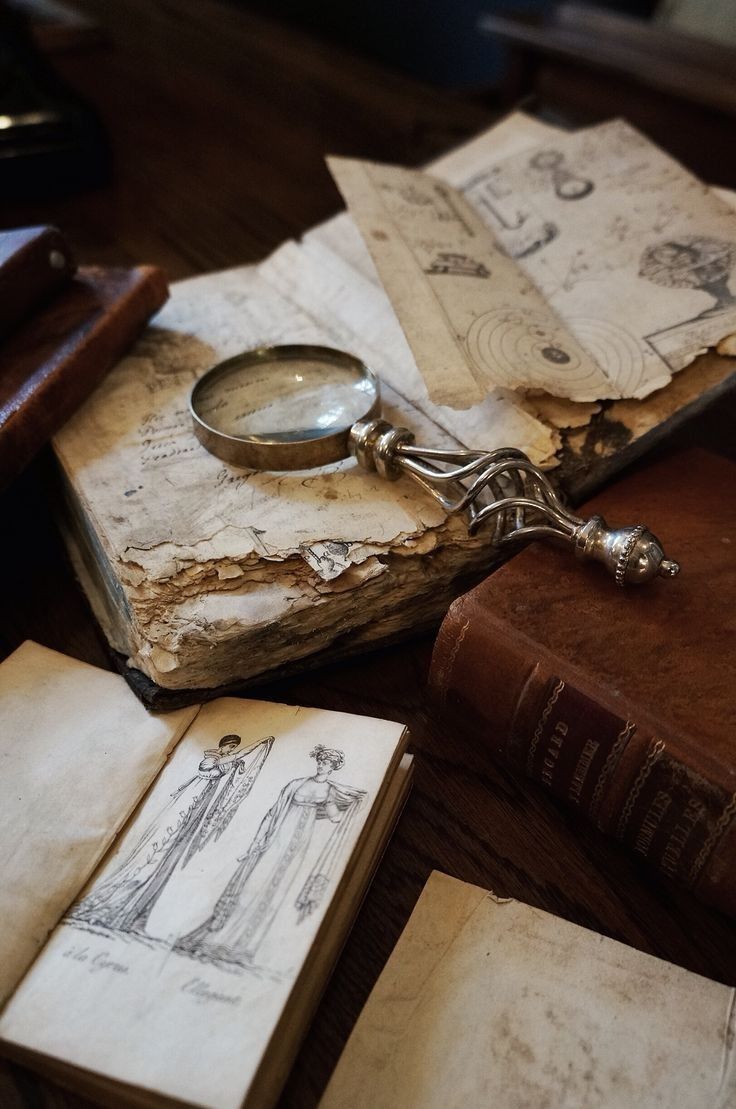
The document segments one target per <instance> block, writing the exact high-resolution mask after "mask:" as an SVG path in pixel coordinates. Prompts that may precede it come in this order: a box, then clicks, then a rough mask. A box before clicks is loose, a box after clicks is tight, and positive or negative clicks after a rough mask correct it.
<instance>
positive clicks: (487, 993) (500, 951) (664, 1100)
mask: <svg viewBox="0 0 736 1109" xmlns="http://www.w3.org/2000/svg"><path fill="white" fill-rule="evenodd" d="M735 1014H736V1006H734V990H732V989H729V987H728V986H722V985H720V984H718V983H717V982H711V981H710V980H709V979H707V978H701V977H699V976H698V975H697V974H691V973H690V972H689V971H686V970H682V969H681V968H680V967H676V966H673V965H672V964H670V963H666V962H663V961H662V960H660V959H655V958H653V957H652V956H651V955H645V954H643V953H642V952H640V951H635V950H634V949H633V948H631V947H626V946H625V945H624V944H622V943H617V942H616V941H615V940H611V939H608V938H606V937H605V936H599V935H597V934H596V933H595V932H590V931H588V930H587V929H585V928H579V927H577V925H574V924H570V923H569V922H568V921H566V920H560V919H559V918H558V917H555V916H551V915H550V914H549V913H545V912H542V911H541V910H540V909H534V908H532V907H531V906H529V905H523V904H521V902H519V901H514V900H512V899H511V898H500V897H497V896H496V895H495V894H494V893H491V892H489V891H488V890H484V889H480V888H479V887H478V886H471V885H468V884H467V883H466V882H459V881H457V879H455V878H449V877H448V876H447V875H445V874H438V873H436V872H435V873H433V874H432V875H431V876H430V879H429V881H428V883H427V885H426V886H425V888H424V891H423V893H422V896H421V897H420V899H419V901H418V903H417V906H416V908H415V909H414V912H413V913H412V916H411V918H410V920H409V923H408V924H407V926H406V929H405V930H404V933H403V934H402V936H401V938H400V940H399V942H398V944H397V945H396V948H395V949H394V952H393V954H392V955H391V958H390V959H389V961H388V963H387V964H386V966H385V968H384V970H383V973H382V974H381V977H380V978H379V980H378V982H377V984H376V986H375V988H374V990H373V992H372V993H371V995H370V997H369V998H368V1001H367V1003H366V1006H365V1008H364V1009H363V1012H362V1013H361V1015H360V1017H359V1019H358V1023H357V1024H356V1026H355V1028H354V1029H353V1033H352V1035H351V1037H350V1039H349V1040H348V1043H347V1046H346V1048H345V1051H344V1053H343V1055H342V1058H341V1059H340V1062H339V1063H338V1066H337V1069H336V1071H335V1073H334V1074H333V1076H332V1080H331V1082H330V1084H329V1086H328V1087H327V1090H326V1092H325V1095H324V1098H323V1099H322V1101H321V1102H320V1109H345V1107H346V1106H350V1109H398V1107H399V1106H400V1107H401V1109H456V1107H457V1109H460V1107H463V1109H466V1107H467V1106H503V1109H517V1107H518V1109H521V1107H522V1106H530V1107H531V1106H533V1107H541V1106H554V1109H581V1106H585V1107H586V1109H631V1107H632V1106H636V1109H655V1107H660V1109H664V1107H668V1109H674V1107H675V1106H677V1107H682V1109H685V1107H687V1109H726V1107H727V1106H732V1105H734V1104H736V1066H734V1033H735V1027H734V1024H735Z"/></svg>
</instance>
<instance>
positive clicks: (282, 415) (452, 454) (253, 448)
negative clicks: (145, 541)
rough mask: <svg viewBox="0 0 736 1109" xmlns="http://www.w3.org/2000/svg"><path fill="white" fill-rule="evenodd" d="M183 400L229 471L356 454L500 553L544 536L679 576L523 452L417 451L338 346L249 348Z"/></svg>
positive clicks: (374, 384)
mask: <svg viewBox="0 0 736 1109" xmlns="http://www.w3.org/2000/svg"><path fill="white" fill-rule="evenodd" d="M189 407H190V411H191V416H192V420H193V424H194V432H195V434H196V436H197V438H198V439H199V441H200V443H202V445H203V446H204V447H206V448H207V450H208V451H210V452H211V453H212V454H214V455H216V456H217V457H218V458H221V459H222V460H223V461H224V462H229V463H230V464H231V465H233V466H241V467H245V468H247V469H252V470H308V469H313V468H314V467H317V466H326V465H329V464H330V463H333V462H337V461H339V460H340V459H343V458H349V457H350V456H351V455H352V456H353V457H354V458H355V459H357V461H358V463H359V464H360V465H361V466H362V467H363V468H364V469H365V470H370V471H376V472H378V473H379V474H380V475H381V476H382V477H385V478H387V479H388V480H391V481H393V480H396V479H397V478H398V477H400V476H402V475H403V474H406V475H408V476H410V477H412V478H413V479H414V480H415V481H417V482H418V483H419V484H420V485H421V486H422V487H423V488H424V489H425V490H426V491H427V492H428V493H430V494H431V496H433V497H434V498H435V500H437V501H439V503H440V504H441V505H442V507H443V509H444V510H445V511H446V512H447V513H457V512H464V513H465V514H466V516H467V519H468V530H469V531H470V533H471V534H474V533H475V532H476V531H477V530H478V529H479V528H480V527H481V525H483V524H486V523H488V524H490V525H491V526H492V528H493V531H492V534H491V544H492V546H493V547H494V548H496V549H498V550H504V549H506V548H508V547H510V546H511V545H512V544H518V543H521V542H523V541H526V540H530V539H546V540H550V541H552V542H553V543H556V544H558V545H560V544H562V545H566V546H570V547H572V548H573V550H574V551H575V554H576V555H577V556H578V557H579V558H592V559H596V560H597V561H599V562H602V563H603V564H604V565H605V566H606V567H607V569H608V570H609V572H610V573H611V574H612V575H613V576H614V578H615V580H616V584H617V585H621V586H623V585H625V584H630V583H631V584H634V583H642V582H647V581H651V580H652V579H653V578H654V577H657V576H660V577H674V576H675V574H677V573H678V572H679V569H680V568H679V566H678V564H677V563H676V562H673V561H672V560H671V559H668V558H665V554H664V550H663V548H662V545H661V543H660V542H659V540H658V539H657V538H656V536H654V535H653V534H652V533H651V532H650V531H649V530H648V529H647V528H646V527H644V525H642V524H638V525H636V526H634V527H624V528H619V529H611V528H609V527H608V526H607V524H606V522H605V521H604V519H603V518H602V517H601V516H591V517H590V519H588V520H583V519H581V518H580V517H578V516H574V515H573V514H572V513H571V512H569V511H568V510H567V508H565V506H564V505H563V504H562V502H561V501H560V498H559V496H558V494H557V493H556V491H555V489H554V487H553V486H552V485H551V484H550V482H549V480H548V478H547V477H546V476H545V475H544V474H543V473H542V471H541V470H540V469H538V467H536V466H535V465H534V464H533V463H532V462H531V461H530V459H529V458H528V457H527V456H526V455H525V454H524V453H523V452H522V451H519V450H515V449H514V448H510V447H509V448H505V447H504V448H501V449H498V450H492V451H476V450H466V449H463V448H457V449H449V450H438V449H434V448H423V447H418V446H416V445H415V443H414V436H413V434H412V432H411V431H409V430H408V429H407V428H404V427H394V426H393V425H392V424H390V423H388V422H387V421H386V420H384V419H382V418H381V389H380V384H379V381H378V378H377V377H376V375H375V374H374V373H373V372H372V371H371V370H370V369H369V368H368V367H367V366H366V365H365V364H364V363H363V362H362V361H361V360H360V359H359V358H355V357H354V356H353V355H351V354H347V353H345V352H344V351H340V350H333V349H332V348H330V347H321V346H310V345H305V344H293V345H289V346H272V347H259V348H258V349H256V350H251V351H246V352H245V353H243V354H238V355H236V356H235V357H234V358H228V359H227V360H226V361H224V362H220V363H218V365H216V366H214V367H213V368H212V369H211V370H209V371H208V372H207V373H205V374H204V375H203V376H202V377H201V378H200V379H199V381H197V382H196V384H195V385H194V388H193V389H192V392H191V396H190V401H189Z"/></svg>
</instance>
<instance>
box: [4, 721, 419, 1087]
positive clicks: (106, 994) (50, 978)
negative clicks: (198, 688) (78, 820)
mask: <svg viewBox="0 0 736 1109" xmlns="http://www.w3.org/2000/svg"><path fill="white" fill-rule="evenodd" d="M404 742H405V740H404V729H403V727H402V726H401V725H399V724H394V723H390V722H387V721H381V720H369V719H366V718H364V717H355V716H348V715H346V714H342V713H331V712H324V711H321V710H317V709H299V708H294V707H291V706H286V705H273V704H266V703H263V702H257V701H240V700H219V701H215V702H212V703H211V704H209V705H207V706H206V707H205V708H203V709H202V711H201V713H200V714H199V716H198V717H197V719H196V721H195V722H194V723H193V724H192V726H191V727H190V728H189V730H188V731H187V733H186V735H185V736H184V738H183V739H182V740H181V742H180V743H179V745H178V747H177V749H176V751H175V752H174V754H173V755H172V757H171V759H170V760H169V762H168V764H167V766H166V767H165V769H164V770H163V772H162V773H161V775H160V777H159V779H158V780H157V782H156V784H155V786H154V788H153V789H152V790H151V792H150V793H149V795H148V796H147V798H146V801H145V803H144V805H143V806H142V808H141V809H140V810H139V811H138V812H137V813H136V816H135V819H134V820H133V821H132V822H131V823H130V825H129V826H128V828H127V830H126V833H125V835H124V836H123V837H122V838H121V840H120V842H119V844H118V846H117V848H116V850H115V851H114V853H112V854H111V856H110V857H109V858H108V859H107V860H106V861H105V865H104V866H103V867H102V869H101V870H100V871H99V872H98V874H97V875H96V876H95V878H94V879H93V881H92V883H91V884H90V886H89V887H88V888H87V889H86V891H85V892H84V893H83V895H82V897H81V898H80V899H79V900H78V901H77V902H76V903H75V905H73V906H72V908H71V909H70V910H69V912H68V913H67V916H66V917H65V919H64V922H63V923H62V924H61V925H60V926H59V928H58V929H57V931H56V932H55V933H54V935H53V936H52V937H51V939H50V941H49V943H48V944H47V946H46V948H45V950H44V951H43V952H42V954H41V956H40V957H39V958H38V960H37V961H36V963H35V964H34V966H33V968H32V969H31V971H30V973H29V974H28V975H27V977H26V978H25V980H24V982H23V983H22V985H21V987H20V989H19V990H18V991H17V992H16V995H15V997H14V998H13V999H12V1001H11V1002H10V1004H9V1005H8V1007H7V1009H6V1011H5V1013H4V1015H3V1017H2V1020H1V1021H0V1037H2V1039H3V1040H4V1041H7V1042H8V1043H10V1044H12V1045H15V1046H16V1047H23V1048H26V1049H30V1050H32V1051H34V1052H38V1053H43V1054H45V1055H48V1056H50V1057H52V1058H54V1059H57V1060H62V1061H64V1062H66V1063H67V1064H69V1065H72V1066H76V1067H81V1068H85V1069H87V1070H89V1071H92V1072H95V1073H97V1074H101V1075H104V1076H105V1077H106V1078H107V1079H113V1080H116V1081H119V1082H122V1083H127V1084H131V1085H134V1086H137V1087H140V1088H142V1089H143V1090H147V1091H150V1092H153V1093H156V1094H160V1095H162V1096H166V1097H171V1098H179V1099H181V1100H182V1101H186V1102H193V1103H195V1104H197V1105H211V1106H217V1107H218V1109H227V1107H229V1106H233V1107H234V1106H238V1105H240V1103H241V1101H242V1100H243V1097H244V1095H245V1093H246V1091H247V1089H248V1086H249V1085H250V1083H251V1081H252V1079H253V1078H254V1076H255V1074H256V1072H257V1071H258V1068H259V1065H260V1063H261V1061H262V1059H263V1057H264V1054H265V1052H266V1049H267V1047H268V1043H269V1040H270V1038H271V1035H272V1033H273V1032H274V1029H275V1027H276V1024H277V1022H278V1021H279V1019H280V1017H281V1015H282V1013H283V1010H284V1007H285V1005H286V1004H287V1002H288V1000H289V997H290V995H291V993H292V990H293V988H294V985H295V982H296V981H297V979H298V977H299V974H300V971H301V968H302V966H303V964H304V962H305V960H306V959H307V957H308V955H309V953H310V949H311V947H312V945H313V943H314V941H315V937H316V936H317V934H318V931H319V928H320V924H321V922H322V921H323V919H324V918H325V915H326V914H327V913H328V912H329V909H330V905H331V903H332V901H333V899H334V897H335V894H336V891H337V890H338V887H339V886H340V884H341V883H342V882H343V879H344V877H345V876H346V873H347V871H348V870H349V869H350V867H351V865H352V860H353V857H354V853H355V851H356V849H357V848H359V845H360V843H361V842H362V840H363V837H364V836H365V835H366V834H368V833H369V832H370V829H371V827H372V825H373V823H374V822H375V819H376V817H377V815H378V814H379V810H380V807H381V803H382V801H383V798H384V796H385V795H386V789H387V783H388V782H389V781H390V779H391V776H392V773H393V771H394V770H395V769H396V767H397V766H398V763H399V759H400V757H401V753H402V748H403V745H404ZM41 1011H42V1012H44V1013H45V1014H46V1016H45V1019H44V1020H43V1021H42V1022H39V1020H38V1014H39V1012H41Z"/></svg>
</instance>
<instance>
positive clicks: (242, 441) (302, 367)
mask: <svg viewBox="0 0 736 1109" xmlns="http://www.w3.org/2000/svg"><path fill="white" fill-rule="evenodd" d="M379 407H380V391H379V385H378V380H377V379H376V377H375V376H374V375H373V374H372V373H371V371H370V370H369V369H368V367H367V366H365V365H364V364H363V363H362V362H361V361H360V360H359V359H357V358H354V357H353V356H352V355H350V354H346V353H344V352H343V351H338V350H333V349H332V348H330V347H318V346H308V345H305V344H301V345H296V344H295V345H292V346H281V347H261V348H259V349H258V350H253V351H246V352H245V353H244V354H240V355H237V356H236V357H235V358H231V359H229V360H228V361H226V362H220V363H219V364H218V365H217V366H215V367H213V369H211V370H210V371H209V372H208V373H206V374H205V375H204V377H202V378H200V380H199V381H198V382H197V383H196V385H195V386H194V388H193V389H192V393H191V396H190V409H191V413H192V417H193V420H194V431H195V434H196V435H197V438H198V439H199V441H200V442H201V443H202V444H203V445H204V446H205V447H206V448H207V449H208V450H209V451H211V452H212V453H213V454H216V455H217V456H218V457H219V458H222V459H223V460H224V461H226V462H232V463H233V464H234V465H236V466H248V467H250V468H253V469H269V470H278V469H285V470H295V469H306V468H309V467H312V466H321V465H325V464H326V463H328V462H335V461H337V460H338V459H341V458H346V457H347V455H348V445H347V444H348V434H349V432H350V428H351V427H352V425H353V424H354V423H357V422H358V421H359V420H363V419H366V418H367V417H368V416H370V415H373V414H375V413H376V412H377V411H378V410H379Z"/></svg>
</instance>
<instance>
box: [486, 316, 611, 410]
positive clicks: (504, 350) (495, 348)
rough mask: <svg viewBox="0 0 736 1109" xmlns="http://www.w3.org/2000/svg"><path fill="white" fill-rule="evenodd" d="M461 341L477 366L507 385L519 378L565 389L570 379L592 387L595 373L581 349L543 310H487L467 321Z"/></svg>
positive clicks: (552, 388)
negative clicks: (471, 321)
mask: <svg viewBox="0 0 736 1109" xmlns="http://www.w3.org/2000/svg"><path fill="white" fill-rule="evenodd" d="M466 345H467V350H468V354H469V356H470V358H471V359H472V361H473V364H474V365H475V366H476V368H477V369H478V370H480V372H481V373H487V374H489V375H490V376H491V378H492V379H493V381H495V382H496V383H497V384H500V385H505V386H507V387H508V388H510V389H514V388H518V386H519V385H521V384H524V385H529V386H532V387H533V388H538V389H545V390H547V392H550V393H558V394H559V393H562V394H563V395H564V394H565V393H566V392H567V391H568V389H569V386H570V384H574V385H575V386H577V387H578V389H582V388H584V387H585V385H586V382H590V385H591V388H592V387H593V385H594V382H595V381H596V380H597V378H598V375H597V373H596V368H595V366H594V365H593V364H592V362H591V361H590V360H589V359H588V358H586V357H585V353H584V351H582V350H581V349H580V348H579V347H578V345H577V344H576V343H574V342H571V337H570V336H569V334H568V333H567V332H566V331H565V329H564V328H563V327H562V326H561V325H558V324H556V323H555V321H554V320H552V321H550V319H549V317H547V316H546V315H545V314H544V313H542V312H524V311H520V310H519V309H515V308H501V309H496V310H495V311H493V312H486V313H485V314H484V315H482V316H479V317H478V318H477V319H476V320H474V321H473V323H472V324H471V326H470V328H469V329H468V334H467V338H466Z"/></svg>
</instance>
